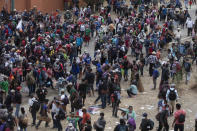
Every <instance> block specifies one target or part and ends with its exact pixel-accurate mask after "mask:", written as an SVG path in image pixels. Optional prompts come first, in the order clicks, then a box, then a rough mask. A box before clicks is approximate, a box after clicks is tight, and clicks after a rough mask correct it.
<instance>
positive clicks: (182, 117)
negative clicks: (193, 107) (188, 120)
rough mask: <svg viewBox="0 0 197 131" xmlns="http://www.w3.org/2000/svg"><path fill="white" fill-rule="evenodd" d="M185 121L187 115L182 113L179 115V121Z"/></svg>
mask: <svg viewBox="0 0 197 131" xmlns="http://www.w3.org/2000/svg"><path fill="white" fill-rule="evenodd" d="M183 122H185V115H184V114H180V115H179V123H183Z"/></svg>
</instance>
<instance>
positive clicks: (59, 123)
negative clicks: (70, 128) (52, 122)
mask: <svg viewBox="0 0 197 131" xmlns="http://www.w3.org/2000/svg"><path fill="white" fill-rule="evenodd" d="M56 125H57V128H58V131H62V124H61V121H60V120H58V119H57V120H56Z"/></svg>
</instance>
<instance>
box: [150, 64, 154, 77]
mask: <svg viewBox="0 0 197 131" xmlns="http://www.w3.org/2000/svg"><path fill="white" fill-rule="evenodd" d="M154 65H155V64H153V63H150V65H149V75H150V76H152V75H153V67H154Z"/></svg>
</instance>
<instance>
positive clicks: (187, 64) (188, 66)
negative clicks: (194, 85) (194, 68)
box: [184, 62, 191, 72]
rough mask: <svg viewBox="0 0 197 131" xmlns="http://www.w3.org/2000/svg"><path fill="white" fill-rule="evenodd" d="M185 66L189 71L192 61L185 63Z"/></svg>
mask: <svg viewBox="0 0 197 131" xmlns="http://www.w3.org/2000/svg"><path fill="white" fill-rule="evenodd" d="M184 68H185V71H186V72H189V71H190V68H191V65H190V63H188V62H186V63H185V64H184Z"/></svg>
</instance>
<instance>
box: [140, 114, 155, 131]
mask: <svg viewBox="0 0 197 131" xmlns="http://www.w3.org/2000/svg"><path fill="white" fill-rule="evenodd" d="M142 116H143V118H142V121H141V124H140V127H139V128H140V130H141V131H150V130H152V129H153V126H154V122H153V121H152V120H150V119H148V114H147V113H143V115H142Z"/></svg>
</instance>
